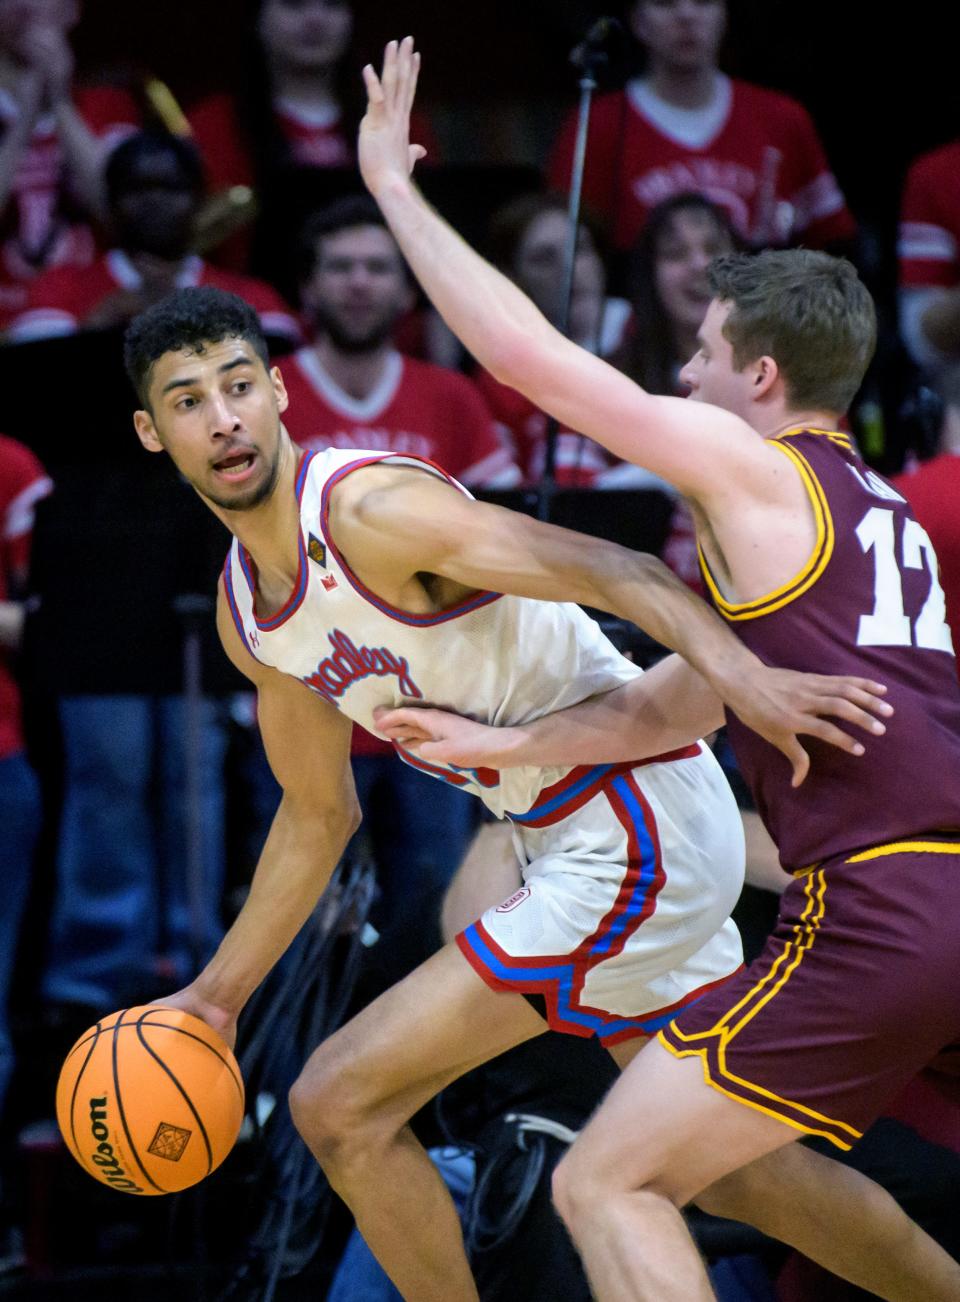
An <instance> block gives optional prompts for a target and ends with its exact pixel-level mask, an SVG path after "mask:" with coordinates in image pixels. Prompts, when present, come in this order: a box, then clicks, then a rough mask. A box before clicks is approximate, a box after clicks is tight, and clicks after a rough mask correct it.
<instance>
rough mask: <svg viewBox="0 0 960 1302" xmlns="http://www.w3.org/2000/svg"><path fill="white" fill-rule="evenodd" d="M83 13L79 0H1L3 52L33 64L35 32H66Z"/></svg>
mask: <svg viewBox="0 0 960 1302" xmlns="http://www.w3.org/2000/svg"><path fill="white" fill-rule="evenodd" d="M79 17H80V6H79V4H78V3H77V0H0V52H2V53H6V54H8V55H9V56H10V57H11V58H12V59H13V60H14V61H15V62H16V63H22V64H32V63H33V61H34V60H33V57H32V56H33V48H34V46H33V41H34V38H35V34H36V33H37V32H38V31H44V30H45V31H50V32H55V33H58V34H60V35H63V34H65V33H66V32H69V31H70V29H71V28H72V27H75V26H76V23H77V19H78V18H79Z"/></svg>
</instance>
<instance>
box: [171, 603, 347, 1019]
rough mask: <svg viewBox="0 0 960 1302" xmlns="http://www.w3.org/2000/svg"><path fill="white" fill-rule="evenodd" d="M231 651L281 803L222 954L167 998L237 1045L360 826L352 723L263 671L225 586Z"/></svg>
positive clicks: (222, 606) (296, 685)
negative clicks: (253, 699) (251, 692)
mask: <svg viewBox="0 0 960 1302" xmlns="http://www.w3.org/2000/svg"><path fill="white" fill-rule="evenodd" d="M217 627H218V631H219V633H220V638H221V641H222V642H223V646H224V649H225V651H226V652H227V655H228V656H229V657H230V659H231V660H232V661H233V663H234V664H235V665H236V667H237V668H238V669H239V670H240V672H241V673H243V674H245V675H246V677H248V678H249V679H250V680H251V681H252V682H253V683H254V684H255V686H256V688H257V707H258V718H259V725H260V732H261V734H262V736H263V742H264V746H265V748H266V752H267V758H268V759H269V761H270V767H271V769H272V770H273V773H274V776H275V777H276V779H277V781H278V782H279V783H280V786H281V788H282V789H283V798H282V800H281V802H280V806H279V808H278V810H277V813H276V815H275V817H274V820H273V823H272V824H271V827H270V834H269V836H268V837H267V841H266V844H265V846H264V848H263V853H262V854H261V856H260V860H259V863H258V864H257V867H256V871H255V872H254V875H253V880H252V882H251V884H250V892H249V894H248V896H247V899H246V902H245V903H244V905H243V908H242V909H241V910H240V913H239V914H238V915H237V918H236V920H235V921H234V923H233V925H232V926H231V927H230V929H229V931H228V932H227V934H226V936H224V938H223V941H222V942H221V944H220V947H219V949H218V950H217V952H216V954H215V955H214V956H213V958H212V959H211V960H210V962H209V963H208V964H207V966H206V967H205V968H204V970H203V971H202V972H201V973H200V975H199V976H198V977H197V978H196V979H195V980H194V981H193V982H192V983H191V984H190V985H189V986H187V987H186V988H185V989H184V990H182V991H180V992H178V993H177V994H176V995H173V996H172V997H171V998H168V999H164V1001H163V1002H164V1004H168V1005H170V1004H173V1005H176V1006H177V1007H182V1008H185V1009H187V1010H188V1011H190V1012H193V1013H196V1014H197V1015H198V1016H200V1017H203V1018H204V1019H205V1020H206V1021H207V1022H208V1023H210V1025H212V1026H214V1027H215V1028H216V1029H217V1030H219V1031H221V1032H222V1033H225V1034H226V1035H227V1036H228V1037H230V1038H231V1039H232V1036H233V1034H234V1032H235V1022H236V1017H237V1015H238V1014H239V1012H240V1010H241V1009H242V1008H243V1005H244V1004H245V1003H246V1001H247V1000H248V999H249V997H250V995H251V994H252V993H253V991H254V990H255V989H256V988H257V986H258V985H259V984H260V982H261V981H262V980H263V978H264V977H265V976H266V975H267V973H268V972H269V971H270V969H271V968H272V967H273V965H274V963H276V961H277V959H279V957H280V956H281V954H283V952H284V951H285V950H286V948H287V946H288V945H289V944H290V942H291V941H292V940H293V938H294V936H296V934H297V932H298V931H299V930H300V928H301V927H302V926H303V924H304V922H305V921H306V920H307V918H308V917H309V916H310V914H311V912H312V911H313V908H314V906H315V905H316V903H317V900H318V899H319V898H320V895H321V894H322V892H323V890H324V888H325V887H326V885H327V882H328V881H329V880H330V876H331V873H332V872H333V870H334V868H335V867H336V865H337V862H338V860H339V858H340V856H341V854H342V853H343V850H344V848H345V847H346V844H347V842H348V841H349V839H350V837H351V836H352V835H353V832H354V831H355V830H356V828H357V826H358V824H359V822H360V813H359V808H358V806H357V799H356V793H355V791H354V787H353V777H352V774H351V770H350V738H351V735H352V731H353V725H352V723H351V721H350V720H349V719H347V718H345V717H344V716H343V715H341V714H340V713H339V712H338V711H337V710H335V709H334V708H333V707H332V706H331V705H329V704H328V703H327V702H326V701H323V700H322V699H321V698H320V697H318V696H317V695H316V694H315V693H313V692H311V691H310V689H309V688H307V687H305V686H304V685H303V684H302V683H300V682H298V681H297V680H296V679H295V678H291V677H290V676H289V675H287V674H281V673H279V672H278V671H277V670H275V669H271V668H268V667H267V666H265V665H261V664H260V663H259V662H258V661H257V660H255V659H254V658H253V656H252V655H251V654H250V652H249V651H247V649H246V648H245V647H244V646H243V644H242V642H241V641H240V637H239V635H238V633H237V631H236V629H235V627H234V625H233V621H232V620H231V618H230V614H229V611H228V610H227V604H226V599H225V596H224V593H223V591H222V589H221V592H220V594H219V601H218V606H217Z"/></svg>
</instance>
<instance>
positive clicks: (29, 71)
mask: <svg viewBox="0 0 960 1302" xmlns="http://www.w3.org/2000/svg"><path fill="white" fill-rule="evenodd" d="M78 15H79V3H78V0H0V329H2V328H3V326H4V325H5V324H6V322H7V321H8V320H9V319H10V317H11V316H12V315H14V314H15V313H16V312H18V311H20V310H21V309H22V308H23V305H24V302H25V299H26V292H27V286H28V285H29V283H30V281H31V280H32V278H33V277H34V276H35V275H36V274H37V273H38V272H40V271H42V270H43V269H44V268H45V267H52V266H59V265H72V266H83V265H85V264H87V263H89V262H90V261H92V259H93V257H94V253H95V246H94V239H93V233H92V231H91V229H90V226H89V219H90V218H91V217H96V216H98V215H99V214H100V212H101V207H102V203H101V198H102V196H101V171H102V162H103V157H104V153H105V151H106V150H107V149H108V148H109V147H110V146H112V145H114V144H116V143H117V141H118V140H119V139H121V138H122V136H123V135H124V134H127V133H129V132H131V131H133V130H135V129H136V124H137V123H138V122H139V117H140V115H139V111H138V109H137V107H136V105H135V103H134V102H133V100H132V99H131V98H130V96H128V95H127V94H125V93H124V92H123V91H120V90H115V89H111V88H106V87H99V88H91V89H89V90H86V91H80V92H76V93H74V92H73V89H72V79H73V55H72V53H71V50H70V44H69V40H68V34H69V32H70V29H71V28H72V27H73V26H74V24H75V23H76V21H77V17H78Z"/></svg>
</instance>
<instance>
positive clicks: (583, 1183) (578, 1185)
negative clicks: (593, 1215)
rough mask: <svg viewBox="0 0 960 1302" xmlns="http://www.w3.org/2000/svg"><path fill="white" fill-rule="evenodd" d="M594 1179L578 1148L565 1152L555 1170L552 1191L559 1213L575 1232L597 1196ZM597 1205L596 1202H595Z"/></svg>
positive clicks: (568, 1227) (565, 1223)
mask: <svg viewBox="0 0 960 1302" xmlns="http://www.w3.org/2000/svg"><path fill="white" fill-rule="evenodd" d="M593 1186H594V1180H593V1177H592V1175H591V1172H590V1168H589V1166H588V1165H586V1164H584V1163H583V1162H582V1160H581V1158H580V1155H579V1154H578V1153H577V1151H576V1149H575V1148H573V1149H570V1151H569V1152H567V1153H565V1154H564V1155H563V1157H562V1158H561V1159H560V1161H559V1162H558V1163H557V1165H556V1166H555V1167H554V1170H553V1177H552V1181H551V1193H552V1197H553V1205H554V1207H555V1208H556V1212H557V1215H558V1216H559V1217H560V1219H561V1220H562V1221H563V1223H564V1225H566V1227H567V1229H568V1230H569V1231H570V1232H571V1234H574V1233H575V1231H576V1227H577V1226H578V1225H579V1224H580V1222H581V1221H582V1219H583V1216H584V1214H585V1213H586V1211H587V1210H588V1209H589V1208H590V1206H591V1199H592V1198H596V1196H597V1193H598V1191H597V1190H595V1189H594V1187H593ZM593 1206H596V1202H594V1203H593Z"/></svg>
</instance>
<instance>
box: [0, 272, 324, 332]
mask: <svg viewBox="0 0 960 1302" xmlns="http://www.w3.org/2000/svg"><path fill="white" fill-rule="evenodd" d="M141 284H142V280H141V277H140V273H139V272H138V271H137V269H136V267H135V266H134V264H133V263H132V261H131V260H130V258H129V257H128V256H127V255H126V253H124V252H123V250H122V249H111V250H110V251H109V252H108V253H105V254H103V255H102V256H101V257H100V258H98V259H97V261H96V262H94V263H93V265H92V266H89V267H57V268H54V269H53V270H52V271H48V272H45V273H44V274H43V275H42V276H38V277H37V279H36V280H35V281H34V282H33V284H32V285H31V286H30V293H29V296H28V299H27V304H26V308H25V310H24V311H23V312H21V313H20V314H19V315H18V316H16V317H15V318H14V320H13V321H12V322H11V324H10V328H9V331H8V334H7V337H8V339H10V340H13V341H16V342H24V341H26V340H29V339H47V338H50V337H52V336H54V335H65V334H72V333H73V332H74V331H75V330H78V329H80V328H81V327H82V326H83V323H84V321H85V320H86V318H87V317H88V316H89V315H90V313H91V312H93V311H94V309H95V308H96V307H98V306H99V305H100V304H101V303H102V302H103V301H104V299H106V298H107V297H108V296H109V295H111V294H115V293H116V292H117V291H118V290H124V289H127V290H137V289H139V288H140V286H141ZM190 285H213V286H215V287H216V288H217V289H225V290H228V291H229V292H230V293H232V294H238V295H239V296H240V297H241V298H243V299H245V300H246V301H247V302H248V303H249V304H250V306H251V307H252V308H254V309H255V311H256V312H257V313H258V315H259V317H260V323H261V325H262V326H263V329H264V332H265V333H266V334H267V335H270V336H274V337H281V338H284V339H289V340H290V342H291V343H294V344H297V343H301V342H302V340H303V331H302V329H301V326H300V321H299V319H298V317H297V316H296V314H295V313H294V312H293V310H292V309H291V308H289V307H288V306H287V304H286V303H285V302H284V301H283V299H282V298H281V297H280V295H279V294H278V293H277V291H276V290H275V289H273V288H272V286H270V285H268V284H267V283H266V282H265V281H262V280H255V279H254V278H253V277H252V276H243V275H240V274H239V273H238V272H234V271H224V270H223V269H222V268H220V267H215V266H213V265H212V264H211V263H209V262H204V261H203V259H202V258H198V257H188V258H185V259H184V260H183V265H182V266H181V269H180V272H179V274H178V276H177V278H176V288H178V289H180V288H184V287H185V286H190Z"/></svg>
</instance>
